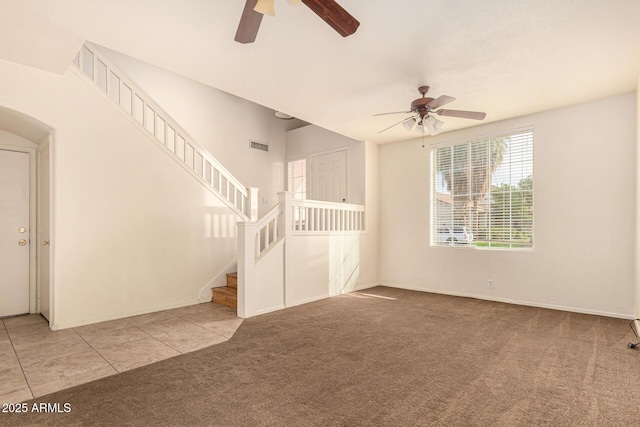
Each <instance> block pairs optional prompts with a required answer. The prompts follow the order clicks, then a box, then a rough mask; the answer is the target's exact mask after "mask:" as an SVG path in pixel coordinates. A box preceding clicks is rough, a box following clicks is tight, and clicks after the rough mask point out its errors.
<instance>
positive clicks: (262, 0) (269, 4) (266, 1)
mask: <svg viewBox="0 0 640 427" xmlns="http://www.w3.org/2000/svg"><path fill="white" fill-rule="evenodd" d="M253 10H255V11H256V12H258V13H261V14H263V15H269V16H276V1H275V0H258V2H257V3H256V5H255V7H254V8H253Z"/></svg>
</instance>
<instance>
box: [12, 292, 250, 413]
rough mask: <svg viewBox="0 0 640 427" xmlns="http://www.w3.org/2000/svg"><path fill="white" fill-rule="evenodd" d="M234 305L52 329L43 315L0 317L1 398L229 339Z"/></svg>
mask: <svg viewBox="0 0 640 427" xmlns="http://www.w3.org/2000/svg"><path fill="white" fill-rule="evenodd" d="M241 323H242V319H240V318H238V317H236V313H235V310H233V309H230V308H228V307H225V306H223V305H219V304H213V303H205V304H196V305H191V306H187V307H181V308H176V309H172V310H165V311H160V312H156V313H150V314H144V315H141V316H135V317H128V318H125V319H118V320H113V321H110V322H104V323H96V324H94V325H88V326H81V327H78V328H72V329H64V330H61V331H52V330H51V329H49V324H48V322H47V320H46V319H45V318H44V317H42V316H40V315H39V314H29V315H24V316H16V317H9V318H4V319H0V378H1V379H2V380H1V381H0V403H18V402H21V401H24V400H28V399H32V398H34V397H40V396H43V395H45V394H49V393H52V392H54V391H58V390H62V389H64V388H68V387H72V386H75V385H78V384H83V383H86V382H89V381H93V380H96V379H98V378H103V377H106V376H109V375H114V374H117V373H118V372H123V371H126V370H129V369H133V368H137V367H139V366H143V365H147V364H149V363H153V362H157V361H160V360H163V359H167V358H169V357H173V356H177V355H179V354H184V353H188V352H190V351H194V350H197V349H199V348H203V347H207V346H210V345H214V344H219V343H221V342H225V341H227V340H228V339H229V338H231V337H232V336H233V334H234V333H235V331H236V330H237V329H238V327H240V324H241Z"/></svg>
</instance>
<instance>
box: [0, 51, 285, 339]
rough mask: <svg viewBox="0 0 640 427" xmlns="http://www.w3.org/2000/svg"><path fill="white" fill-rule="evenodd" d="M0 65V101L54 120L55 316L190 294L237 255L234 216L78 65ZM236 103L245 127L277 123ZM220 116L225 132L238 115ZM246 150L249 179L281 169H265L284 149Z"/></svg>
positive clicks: (119, 309)
mask: <svg viewBox="0 0 640 427" xmlns="http://www.w3.org/2000/svg"><path fill="white" fill-rule="evenodd" d="M0 75H2V79H0V107H6V108H9V109H12V110H15V111H18V112H20V113H24V114H26V115H29V116H31V117H33V118H35V119H37V120H39V121H41V122H43V123H45V124H46V125H48V126H50V127H51V128H53V129H54V131H55V141H54V143H53V145H52V156H53V157H54V158H55V164H54V171H53V177H52V178H53V181H54V183H55V188H54V194H55V196H54V200H53V212H52V213H53V216H54V218H55V222H54V224H53V225H54V231H55V238H54V239H53V240H52V242H51V245H52V246H51V248H52V251H53V252H54V266H53V279H54V286H55V289H54V318H55V321H54V324H53V328H65V327H71V326H76V325H80V324H86V323H93V322H98V321H103V320H108V319H113V318H118V317H123V316H128V315H134V314H139V313H144V312H150V311H155V310H159V309H164V308H169V307H174V306H180V305H186V304H191V303H196V302H198V293H199V291H200V289H201V288H202V287H204V286H206V285H207V283H208V282H209V281H210V280H211V279H212V278H214V277H215V276H216V275H217V274H218V273H219V272H220V271H221V270H222V269H224V268H225V266H227V265H228V264H229V263H230V262H231V261H232V260H233V258H234V257H235V251H236V244H237V242H236V234H235V233H236V231H235V230H236V226H235V221H237V218H236V217H235V216H234V215H232V214H231V213H230V211H229V210H228V209H227V208H225V207H224V205H223V204H222V202H220V201H219V200H218V199H217V198H216V197H215V196H213V195H212V194H211V193H209V192H208V191H207V190H206V189H205V187H204V186H203V185H201V184H199V183H198V182H197V181H196V180H195V179H193V177H191V176H190V175H189V174H188V173H187V172H186V171H185V170H184V169H183V168H181V167H179V166H178V165H177V164H176V163H175V162H174V161H173V160H172V159H171V158H170V157H169V156H167V155H166V154H165V153H164V152H163V151H162V148H161V147H160V146H158V145H156V144H155V143H154V142H152V141H151V139H150V138H149V137H147V136H145V133H144V132H143V131H141V130H139V129H138V128H137V127H135V126H134V125H133V124H132V123H131V121H129V120H126V119H125V118H124V116H123V114H122V113H120V112H119V111H118V110H117V109H116V108H115V107H114V106H113V105H112V104H110V101H108V100H106V98H105V97H101V96H99V95H97V94H96V92H95V91H94V89H93V88H91V87H90V86H89V83H87V82H85V81H84V80H83V79H81V78H80V77H79V76H77V75H76V74H74V73H72V72H67V73H66V74H65V75H63V76H59V75H54V74H50V73H47V72H43V71H39V70H36V69H32V68H29V67H25V66H21V65H17V64H13V63H9V62H4V61H0ZM221 108H222V107H221ZM240 111H243V115H242V119H243V121H246V122H253V123H255V125H254V126H255V127H254V129H260V132H263V134H264V135H272V134H277V132H276V131H275V130H274V128H273V126H272V124H271V123H270V122H268V121H266V119H265V117H266V114H262V113H261V112H256V111H255V109H254V108H248V109H247V110H246V111H245V110H243V109H242V108H240ZM218 126H219V127H220V128H222V129H223V130H222V131H221V132H222V135H225V136H228V135H231V134H233V131H232V130H231V129H235V128H236V127H237V126H238V122H237V121H235V120H234V121H233V122H228V123H220V124H219V125H218ZM254 133H259V132H258V131H255V132H254ZM278 135H280V138H281V143H280V149H279V150H280V152H282V153H283V148H282V147H284V131H282V132H280V133H279V134H278ZM223 140H224V141H225V144H228V145H230V146H231V145H233V144H234V143H235V142H236V141H235V139H233V138H230V137H225V138H223ZM230 151H231V152H232V153H235V151H234V150H230ZM258 154H262V153H258ZM272 155H273V153H272ZM251 159H252V160H251V161H250V162H249V163H248V164H245V166H244V169H246V171H245V170H244V169H242V170H241V171H240V172H241V173H239V175H242V172H243V171H244V173H246V174H247V175H251V174H252V173H253V171H254V170H258V171H260V172H258V173H257V176H256V177H253V179H261V180H262V179H264V180H265V181H266V184H269V183H271V185H272V188H273V187H274V185H273V183H274V182H276V181H277V182H281V181H282V179H281V176H282V172H281V171H276V173H275V175H276V176H277V179H273V176H274V175H272V174H270V173H267V172H265V171H266V170H269V171H270V172H271V171H273V169H274V168H275V166H274V165H275V164H276V163H278V162H279V163H283V161H284V155H282V156H281V158H280V159H279V160H278V161H275V160H273V159H271V160H270V161H265V160H260V159H259V158H257V157H256V158H251ZM234 172H235V171H234ZM240 178H242V176H240ZM248 184H249V185H251V184H252V182H249V183H248Z"/></svg>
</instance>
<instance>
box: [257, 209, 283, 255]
mask: <svg viewBox="0 0 640 427" xmlns="http://www.w3.org/2000/svg"><path fill="white" fill-rule="evenodd" d="M283 214H284V207H283V205H282V203H278V204H276V205H275V206H274V207H273V208H272V209H271V210H270V211H269V212H267V214H266V215H265V216H263V217H262V218H261V219H260V221H258V222H256V224H255V228H254V229H255V239H256V242H255V248H256V259H258V258H260V256H262V255H264V254H265V253H266V252H267V251H268V250H269V249H270V248H271V247H272V246H273V245H274V244H275V243H276V242H278V241H279V240H280V239H281V238H282V236H283V230H284V227H283V218H282V215H283Z"/></svg>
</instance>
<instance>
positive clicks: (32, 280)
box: [0, 140, 38, 313]
mask: <svg viewBox="0 0 640 427" xmlns="http://www.w3.org/2000/svg"><path fill="white" fill-rule="evenodd" d="M25 141H26V140H25ZM28 142H30V141H28ZM33 145H34V147H28V146H26V144H25V145H13V144H8V143H0V150H6V151H14V152H18V153H26V154H28V155H29V313H36V312H37V309H38V307H37V306H38V304H37V302H38V301H37V298H36V297H37V286H36V272H37V269H36V266H37V263H36V250H37V236H38V234H37V216H36V203H37V197H36V191H37V190H36V182H37V177H36V147H37V145H36V144H33Z"/></svg>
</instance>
